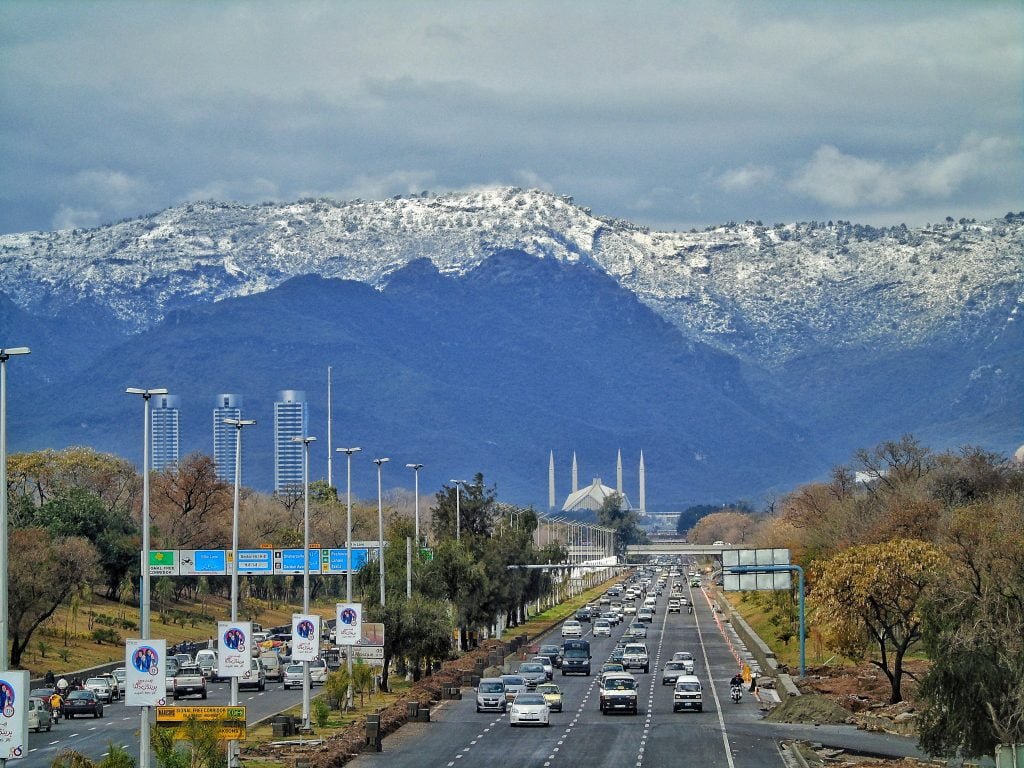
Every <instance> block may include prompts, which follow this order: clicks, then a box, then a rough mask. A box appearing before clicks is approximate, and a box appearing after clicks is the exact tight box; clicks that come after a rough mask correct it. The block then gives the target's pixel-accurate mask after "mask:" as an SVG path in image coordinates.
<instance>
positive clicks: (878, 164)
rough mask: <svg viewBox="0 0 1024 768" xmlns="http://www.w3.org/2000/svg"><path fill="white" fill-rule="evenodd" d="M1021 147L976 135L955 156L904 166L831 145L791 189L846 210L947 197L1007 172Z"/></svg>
mask: <svg viewBox="0 0 1024 768" xmlns="http://www.w3.org/2000/svg"><path fill="white" fill-rule="evenodd" d="M1020 148H1021V142H1020V140H1016V139H1006V138H1002V137H987V138H981V137H978V136H974V135H972V136H968V137H967V138H965V139H964V140H963V142H962V143H961V145H960V147H959V148H958V149H957V150H955V151H953V152H949V153H947V154H945V155H936V156H934V157H929V158H925V159H923V160H919V161H917V162H915V163H909V164H898V163H890V162H887V161H885V160H876V159H870V158H862V157H855V156H853V155H848V154H845V153H843V152H842V151H841V150H839V149H838V148H836V147H834V146H831V145H827V144H826V145H824V146H821V147H819V148H818V149H817V151H815V153H814V156H813V157H812V158H811V160H810V161H808V162H807V163H806V164H805V165H804V167H803V168H801V169H800V170H799V171H797V173H796V174H795V175H794V176H793V178H792V179H791V180H790V183H789V188H790V189H791V190H792V191H794V192H797V193H799V194H803V195H806V196H807V197H810V198H813V199H814V200H817V201H818V202H821V203H826V204H828V205H834V206H839V207H843V208H858V207H862V206H869V205H887V204H894V203H902V202H904V201H906V200H912V199H916V198H922V199H947V198H949V197H951V196H952V195H953V194H954V193H955V192H957V191H958V190H959V189H960V188H961V187H962V186H964V185H965V184H966V183H968V182H969V181H973V180H975V179H983V178H985V177H987V176H990V175H999V174H1001V173H1003V172H1004V167H1005V166H1004V163H1005V164H1006V165H1011V164H1013V163H1015V162H1016V161H1017V159H1018V155H1019V152H1020Z"/></svg>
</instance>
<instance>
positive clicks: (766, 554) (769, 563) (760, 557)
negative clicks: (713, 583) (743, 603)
mask: <svg viewBox="0 0 1024 768" xmlns="http://www.w3.org/2000/svg"><path fill="white" fill-rule="evenodd" d="M789 564H790V563H789V550H788V549H725V550H722V588H723V589H725V590H726V591H727V592H746V591H754V590H789V589H790V588H791V587H792V586H793V579H792V574H791V573H790V572H789V570H787V569H785V568H784V567H780V566H787V565H789ZM733 568H735V569H737V570H738V571H742V572H741V573H740V572H732V571H731V570H730V569H733ZM761 568H763V569H764V570H759V569H761Z"/></svg>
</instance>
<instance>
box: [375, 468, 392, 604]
mask: <svg viewBox="0 0 1024 768" xmlns="http://www.w3.org/2000/svg"><path fill="white" fill-rule="evenodd" d="M389 461H391V459H387V458H382V459H374V460H373V463H374V464H376V465H377V565H378V566H380V607H381V608H383V607H384V606H385V605H386V604H387V598H386V595H385V593H384V495H383V488H382V486H381V470H382V468H383V467H384V464H385V463H386V462H389Z"/></svg>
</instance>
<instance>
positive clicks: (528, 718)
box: [508, 693, 551, 727]
mask: <svg viewBox="0 0 1024 768" xmlns="http://www.w3.org/2000/svg"><path fill="white" fill-rule="evenodd" d="M550 715H551V710H550V709H548V703H547V701H546V700H545V698H544V694H543V693H520V694H519V695H518V696H516V698H515V700H514V701H513V702H512V706H510V707H509V710H508V724H509V725H510V726H512V727H515V726H517V725H545V726H547V725H551V717H550Z"/></svg>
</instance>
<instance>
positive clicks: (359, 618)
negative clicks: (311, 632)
mask: <svg viewBox="0 0 1024 768" xmlns="http://www.w3.org/2000/svg"><path fill="white" fill-rule="evenodd" d="M337 610H338V615H337V619H338V621H337V624H335V625H334V633H335V642H337V644H338V645H355V644H356V643H358V642H359V638H360V637H362V633H363V604H362V603H338V605H337ZM293 638H294V635H293Z"/></svg>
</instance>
